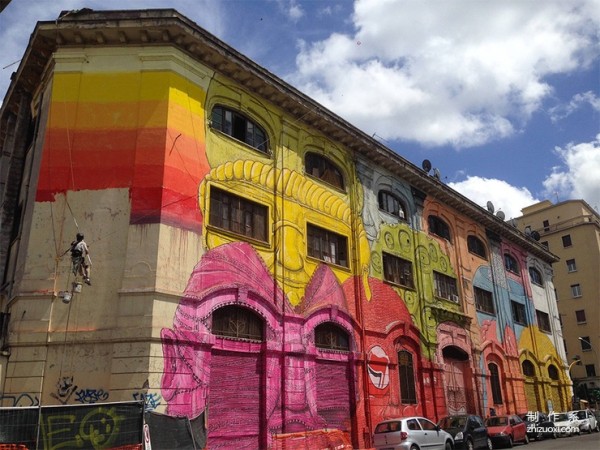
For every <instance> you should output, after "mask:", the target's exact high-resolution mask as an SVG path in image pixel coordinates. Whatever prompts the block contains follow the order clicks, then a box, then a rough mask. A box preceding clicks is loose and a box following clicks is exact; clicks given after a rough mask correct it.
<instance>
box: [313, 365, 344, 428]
mask: <svg viewBox="0 0 600 450" xmlns="http://www.w3.org/2000/svg"><path fill="white" fill-rule="evenodd" d="M351 385H352V383H351V379H350V377H349V370H348V363H346V362H342V363H340V362H332V361H318V362H317V412H318V414H319V416H321V417H322V418H323V419H325V421H326V422H327V428H337V429H338V430H343V431H348V432H350V428H351V422H350V418H351V415H350V413H351V404H350V398H351V397H350V389H351Z"/></svg>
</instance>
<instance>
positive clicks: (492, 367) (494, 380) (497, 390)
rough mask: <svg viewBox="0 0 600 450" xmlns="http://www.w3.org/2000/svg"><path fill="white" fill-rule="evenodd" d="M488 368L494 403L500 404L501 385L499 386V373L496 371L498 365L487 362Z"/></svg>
mask: <svg viewBox="0 0 600 450" xmlns="http://www.w3.org/2000/svg"><path fill="white" fill-rule="evenodd" d="M488 370H489V371H490V386H491V388H492V397H493V399H494V405H501V404H502V387H501V386H500V373H499V372H498V366H497V365H496V364H494V363H489V364H488Z"/></svg>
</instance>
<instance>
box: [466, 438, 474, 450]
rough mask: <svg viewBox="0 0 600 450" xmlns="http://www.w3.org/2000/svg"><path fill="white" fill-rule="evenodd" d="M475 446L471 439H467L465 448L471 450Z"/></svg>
mask: <svg viewBox="0 0 600 450" xmlns="http://www.w3.org/2000/svg"><path fill="white" fill-rule="evenodd" d="M474 448H475V446H474V445H473V441H472V440H471V439H467V450H473V449H474Z"/></svg>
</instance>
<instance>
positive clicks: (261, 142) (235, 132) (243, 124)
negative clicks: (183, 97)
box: [211, 105, 269, 153]
mask: <svg viewBox="0 0 600 450" xmlns="http://www.w3.org/2000/svg"><path fill="white" fill-rule="evenodd" d="M211 127H212V128H214V129H215V130H219V131H220V132H222V133H225V134H226V135H228V136H231V137H232V138H234V139H237V140H238V141H241V142H243V143H245V144H248V145H249V146H250V147H254V148H255V149H257V150H259V151H261V152H263V153H268V151H269V139H268V138H267V133H266V132H265V130H264V129H263V128H262V127H260V126H259V125H258V124H257V123H256V122H254V121H253V120H251V119H249V118H248V117H246V116H245V115H243V114H242V113H240V112H238V111H234V110H233V109H229V108H226V107H224V106H220V105H217V106H215V107H214V108H213V109H212V114H211Z"/></svg>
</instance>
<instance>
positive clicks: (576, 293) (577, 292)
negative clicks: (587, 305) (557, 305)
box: [571, 284, 581, 297]
mask: <svg viewBox="0 0 600 450" xmlns="http://www.w3.org/2000/svg"><path fill="white" fill-rule="evenodd" d="M571 295H572V296H573V297H581V285H579V284H572V285H571Z"/></svg>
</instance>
